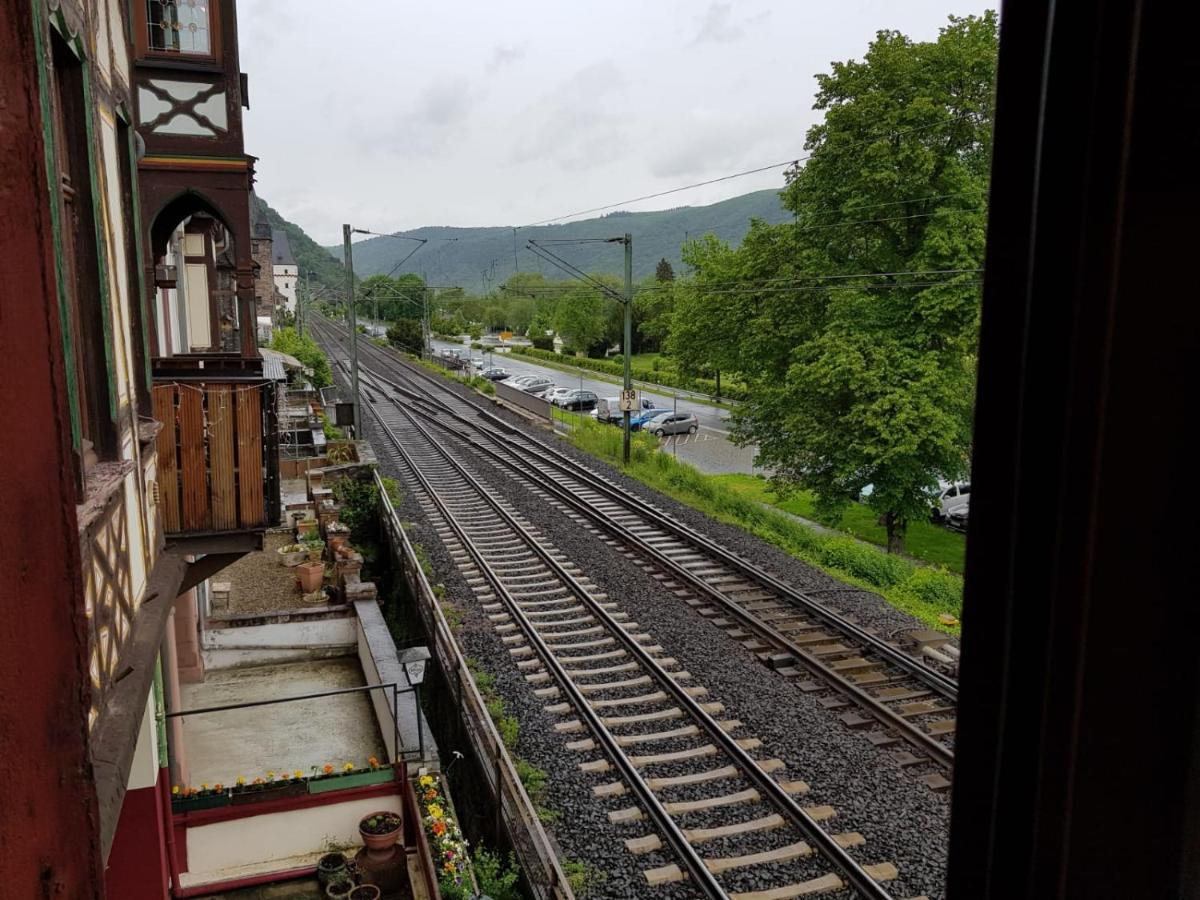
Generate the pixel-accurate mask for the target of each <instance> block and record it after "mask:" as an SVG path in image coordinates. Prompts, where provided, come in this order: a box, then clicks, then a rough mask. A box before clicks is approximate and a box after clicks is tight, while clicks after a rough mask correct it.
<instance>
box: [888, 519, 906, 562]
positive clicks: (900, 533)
mask: <svg viewBox="0 0 1200 900" xmlns="http://www.w3.org/2000/svg"><path fill="white" fill-rule="evenodd" d="M883 521H884V525H886V526H887V552H888V553H895V554H902V553H903V552H904V532H905V531H906V530H907V529H908V522H906V521H905V520H904V519H903V518H902V517H901V516H898V515H896V513H892V512H889V513H884V516H883Z"/></svg>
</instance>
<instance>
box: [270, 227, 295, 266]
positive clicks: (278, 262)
mask: <svg viewBox="0 0 1200 900" xmlns="http://www.w3.org/2000/svg"><path fill="white" fill-rule="evenodd" d="M271 265H274V266H294V265H296V257H294V256H292V245H291V244H289V243H288V236H287V232H286V231H280V230H279V229H275V230H274V231H272V232H271Z"/></svg>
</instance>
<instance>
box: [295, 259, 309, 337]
mask: <svg viewBox="0 0 1200 900" xmlns="http://www.w3.org/2000/svg"><path fill="white" fill-rule="evenodd" d="M304 300H305V302H306V303H309V304H311V303H312V269H305V270H304ZM296 331H297V332H299V334H300V337H304V303H301V302H300V301H299V300H297V301H296Z"/></svg>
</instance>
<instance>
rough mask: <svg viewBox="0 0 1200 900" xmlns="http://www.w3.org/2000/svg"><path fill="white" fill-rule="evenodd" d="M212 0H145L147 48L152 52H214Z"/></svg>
mask: <svg viewBox="0 0 1200 900" xmlns="http://www.w3.org/2000/svg"><path fill="white" fill-rule="evenodd" d="M212 2H213V0H146V48H147V49H148V50H150V51H151V52H155V53H179V54H182V55H185V56H212V55H213V22H212V11H211V5H212Z"/></svg>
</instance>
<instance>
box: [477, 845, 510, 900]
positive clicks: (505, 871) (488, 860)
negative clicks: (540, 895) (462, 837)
mask: <svg viewBox="0 0 1200 900" xmlns="http://www.w3.org/2000/svg"><path fill="white" fill-rule="evenodd" d="M472 861H473V864H474V871H475V880H476V882H478V884H479V892H480V893H481V894H484V895H486V896H488V897H491V898H492V900H521V892H520V891H519V890H518V889H517V882H518V881H520V880H521V869H520V867H519V866H518V865H517V860H516V857H515V856H513V854H512V853H509V854H508V855H507V856H501V855H500V853H499V852H492V851H490V850H485V849H484V848H483V847H482V846H480V847H476V848H475V853H474V854H473V856H472Z"/></svg>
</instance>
